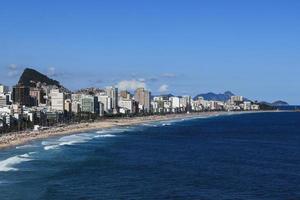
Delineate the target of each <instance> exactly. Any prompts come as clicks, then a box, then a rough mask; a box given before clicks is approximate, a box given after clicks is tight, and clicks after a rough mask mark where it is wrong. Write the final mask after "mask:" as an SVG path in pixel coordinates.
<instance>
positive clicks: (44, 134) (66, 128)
mask: <svg viewBox="0 0 300 200" xmlns="http://www.w3.org/2000/svg"><path fill="white" fill-rule="evenodd" d="M241 113H249V112H201V113H189V114H187V113H182V114H168V115H163V116H158V115H153V116H145V117H132V118H115V119H102V120H99V121H95V122H91V123H78V124H66V125H62V126H59V127H58V126H56V127H51V128H49V129H47V130H40V131H32V130H30V131H22V132H12V133H7V134H3V135H1V136H0V149H3V148H9V147H12V146H17V145H21V144H25V143H27V142H30V141H32V140H36V139H42V138H48V137H51V136H57V135H70V134H74V133H81V132H85V131H91V130H101V129H105V128H112V127H116V126H129V125H137V124H142V123H147V122H155V121H164V120H173V119H180V118H194V117H209V116H217V115H232V114H241Z"/></svg>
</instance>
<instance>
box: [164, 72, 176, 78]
mask: <svg viewBox="0 0 300 200" xmlns="http://www.w3.org/2000/svg"><path fill="white" fill-rule="evenodd" d="M161 76H162V77H164V78H174V77H176V74H173V73H164V74H162V75H161Z"/></svg>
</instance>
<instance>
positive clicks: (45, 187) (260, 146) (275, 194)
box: [0, 112, 300, 200]
mask: <svg viewBox="0 0 300 200" xmlns="http://www.w3.org/2000/svg"><path fill="white" fill-rule="evenodd" d="M0 199H1V200H5V199H10V200H11V199H25V200H26V199H30V200H33V199H204V200H206V199H207V200H208V199H212V200H216V199H228V200H229V199H230V200H232V199H251V200H256V199H272V200H273V199H278V200H284V199H291V200H294V199H300V113H288V112H287V113H256V114H242V115H232V116H218V117H212V118H206V119H193V120H184V121H183V120H179V121H173V122H160V123H154V124H144V125H142V126H136V127H124V128H119V129H111V130H103V131H99V132H91V133H84V134H77V135H73V136H66V137H59V138H51V139H47V140H44V141H35V142H32V143H31V144H28V145H26V146H21V147H17V148H13V149H9V150H4V151H1V152H0Z"/></svg>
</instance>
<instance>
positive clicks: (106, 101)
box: [98, 95, 112, 114]
mask: <svg viewBox="0 0 300 200" xmlns="http://www.w3.org/2000/svg"><path fill="white" fill-rule="evenodd" d="M98 101H99V102H100V103H102V104H103V110H104V112H105V113H109V114H110V113H112V98H110V97H108V96H107V95H100V96H98Z"/></svg>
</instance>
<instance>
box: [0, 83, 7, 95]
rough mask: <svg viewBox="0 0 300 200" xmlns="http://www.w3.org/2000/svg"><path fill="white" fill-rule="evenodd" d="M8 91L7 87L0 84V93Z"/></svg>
mask: <svg viewBox="0 0 300 200" xmlns="http://www.w3.org/2000/svg"><path fill="white" fill-rule="evenodd" d="M8 92H9V87H8V86H5V85H2V84H0V94H6V93H8Z"/></svg>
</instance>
